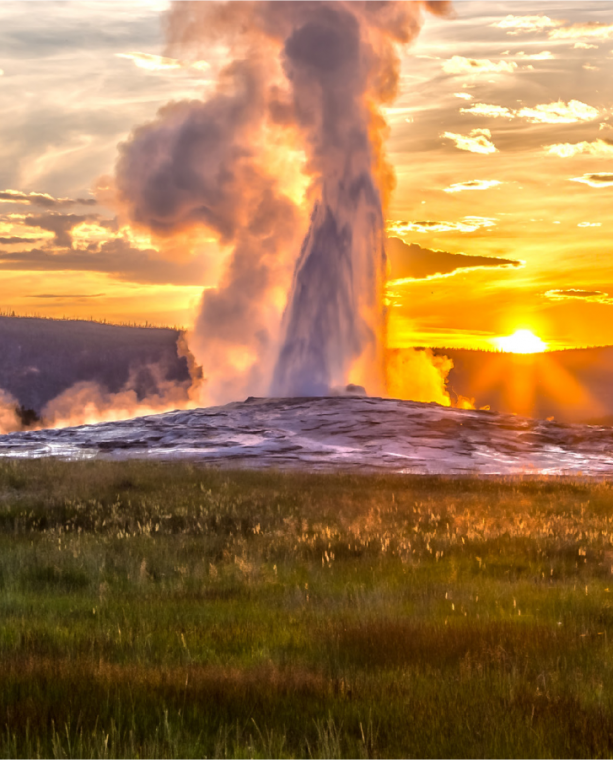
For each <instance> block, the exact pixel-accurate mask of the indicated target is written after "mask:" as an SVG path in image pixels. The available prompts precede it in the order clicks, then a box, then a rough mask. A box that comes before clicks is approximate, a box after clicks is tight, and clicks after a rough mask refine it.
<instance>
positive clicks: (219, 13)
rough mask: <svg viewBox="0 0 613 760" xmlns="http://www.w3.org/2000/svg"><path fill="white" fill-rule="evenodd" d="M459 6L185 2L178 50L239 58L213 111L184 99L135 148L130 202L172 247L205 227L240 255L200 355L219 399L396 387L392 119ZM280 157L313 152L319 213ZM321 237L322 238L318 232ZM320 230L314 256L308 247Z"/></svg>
mask: <svg viewBox="0 0 613 760" xmlns="http://www.w3.org/2000/svg"><path fill="white" fill-rule="evenodd" d="M448 7H449V3H447V2H443V1H442V0H441V1H439V2H426V1H423V2H422V1H420V2H407V3H404V2H353V3H352V2H341V1H340V0H339V1H335V2H327V1H325V0H323V1H321V2H241V3H232V2H230V3H208V2H207V3H202V2H179V3H174V4H173V5H172V7H171V9H170V11H169V15H168V17H167V29H168V35H169V43H170V46H169V51H168V52H169V53H170V54H177V53H181V54H185V55H188V54H189V52H190V51H191V54H196V55H198V56H202V54H203V53H204V54H205V55H206V46H207V45H208V44H209V43H213V42H214V43H216V44H219V43H220V42H221V43H224V44H225V45H226V46H227V47H228V49H229V50H230V51H231V53H232V55H233V56H234V58H235V60H234V61H233V62H232V63H231V64H229V65H228V66H227V67H226V68H225V69H224V70H223V71H222V72H221V75H220V80H219V85H218V88H217V91H216V92H215V94H214V95H213V96H212V97H211V98H209V99H208V100H207V101H206V102H202V101H186V102H181V103H173V104H170V105H169V106H167V107H165V108H164V109H162V110H161V111H160V113H159V114H158V117H157V119H156V120H155V121H153V122H151V123H150V124H147V125H145V126H144V127H141V128H139V129H137V130H136V131H135V132H134V134H133V135H132V137H131V139H130V140H129V141H128V142H127V143H125V144H124V145H123V146H122V148H121V155H120V160H119V161H118V164H117V172H116V186H117V191H118V192H117V196H118V201H119V203H120V205H121V207H122V210H123V211H124V213H126V214H127V216H128V217H129V218H130V219H131V221H132V222H133V223H134V224H136V225H138V226H141V227H145V228H147V229H148V230H149V231H150V232H151V233H152V234H154V235H156V236H157V237H158V239H161V240H164V239H166V240H167V239H168V238H171V237H172V236H174V235H177V234H180V235H182V236H184V238H185V235H187V236H188V237H189V235H190V234H192V233H193V232H194V230H196V229H199V228H200V229H201V228H206V229H208V230H210V231H212V232H214V233H215V234H216V235H217V236H218V238H219V240H220V242H221V243H222V244H223V245H224V246H226V247H227V248H228V249H231V250H230V252H229V253H228V254H227V256H226V259H225V262H224V267H223V272H222V275H221V278H220V280H219V284H218V286H217V288H215V289H211V290H207V291H205V293H204V295H203V297H202V302H201V305H200V310H199V315H198V317H197V318H196V320H195V325H194V328H193V330H192V332H191V335H190V348H191V350H192V351H193V352H194V354H195V355H196V357H197V359H198V360H199V362H200V363H201V364H202V365H203V367H204V371H205V374H206V375H207V380H208V382H207V392H206V397H205V399H203V400H204V401H205V402H208V403H211V402H214V403H220V402H224V401H229V400H234V399H236V398H239V397H240V396H241V395H242V396H243V397H244V396H246V395H263V394H266V393H268V392H272V393H273V394H275V395H284V396H290V395H323V394H326V393H328V392H329V391H330V389H332V388H334V387H344V386H346V385H347V384H348V383H356V384H360V385H364V386H366V388H367V389H368V391H369V392H370V393H377V394H381V395H383V394H384V392H385V360H384V349H385V324H386V317H385V309H384V305H383V304H384V299H383V288H384V284H385V274H386V271H385V270H386V263H385V246H384V210H385V205H386V200H387V198H388V196H389V193H390V191H391V189H392V186H393V171H392V170H391V168H390V167H389V165H388V164H387V163H386V161H385V158H384V156H383V150H382V143H383V138H384V136H385V130H386V128H387V125H386V122H385V120H384V118H383V116H382V114H381V111H380V107H381V106H382V105H383V104H385V103H388V102H390V101H392V100H393V98H394V97H395V95H396V91H397V85H398V78H399V77H398V72H399V60H398V47H399V46H400V45H403V44H406V43H408V42H410V41H411V40H412V39H413V38H414V37H415V36H416V34H417V33H418V31H419V29H420V26H421V23H422V20H423V13H424V10H429V11H431V12H434V13H438V14H441V13H445V12H446V11H447V10H448ZM273 147H275V148H276V149H277V151H278V152H282V151H283V150H284V149H286V150H287V149H289V148H291V149H293V150H294V151H297V150H300V151H302V153H303V155H304V164H303V171H304V172H306V173H307V174H308V176H309V187H308V190H307V192H306V193H305V196H304V202H299V201H297V200H296V198H294V197H291V194H289V193H287V192H283V189H282V182H280V179H281V178H280V177H279V176H278V171H276V170H275V166H276V167H277V169H278V165H279V164H278V162H277V163H276V164H275V161H272V160H270V158H271V156H272V155H273V152H272V149H273ZM307 230H308V231H307ZM305 231H306V237H305V238H304V240H303V242H302V245H300V240H301V238H302V236H303V235H304V232H305Z"/></svg>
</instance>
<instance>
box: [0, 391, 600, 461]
mask: <svg viewBox="0 0 613 760" xmlns="http://www.w3.org/2000/svg"><path fill="white" fill-rule="evenodd" d="M612 451H613V428H608V427H590V426H587V425H562V424H559V423H555V422H548V421H545V420H534V419H529V418H523V417H516V416H513V415H507V414H496V413H494V412H484V411H472V410H463V409H451V408H448V407H443V406H439V405H438V404H422V403H418V402H413V401H399V400H396V399H382V398H369V397H359V396H334V397H325V398H283V399H278V398H277V399H274V398H273V399H266V398H251V399H248V400H247V401H245V402H241V403H232V404H227V405H226V406H218V407H209V408H206V409H193V410H190V411H175V412H167V413H165V414H158V415H152V416H148V417H140V418H137V419H133V420H126V421H123V422H108V423H102V424H99V425H86V426H82V427H78V428H64V429H53V430H40V431H35V432H29V433H12V434H9V435H5V436H0V456H4V457H19V458H35V457H42V456H57V457H63V458H67V459H77V458H92V457H105V458H106V457H110V458H113V459H126V458H140V459H155V460H160V459H162V460H163V459H165V460H176V459H186V460H192V461H197V462H201V463H207V464H214V465H216V466H222V467H237V466H240V467H250V468H266V467H279V468H292V469H304V470H316V471H337V470H340V471H355V472H369V471H370V472H378V471H379V472H381V471H383V472H396V473H417V474H446V475H478V474H482V475H509V474H526V473H528V474H546V475H579V474H582V475H606V476H611V475H612V474H613V456H612V455H611V452H612Z"/></svg>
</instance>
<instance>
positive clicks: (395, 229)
mask: <svg viewBox="0 0 613 760" xmlns="http://www.w3.org/2000/svg"><path fill="white" fill-rule="evenodd" d="M496 221H497V220H496V219H492V218H489V217H485V216H465V217H464V218H463V219H462V220H460V221H459V222H444V221H436V222H435V221H430V220H427V221H419V222H403V221H388V222H387V230H388V232H392V233H396V234H397V235H406V233H407V232H421V233H427V232H475V231H476V230H479V229H482V228H483V227H495V226H496Z"/></svg>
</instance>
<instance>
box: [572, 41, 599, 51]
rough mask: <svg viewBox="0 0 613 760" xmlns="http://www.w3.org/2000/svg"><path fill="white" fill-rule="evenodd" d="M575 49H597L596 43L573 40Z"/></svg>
mask: <svg viewBox="0 0 613 760" xmlns="http://www.w3.org/2000/svg"><path fill="white" fill-rule="evenodd" d="M573 48H574V49H575V50H598V45H591V44H590V43H589V42H575V44H574V45H573Z"/></svg>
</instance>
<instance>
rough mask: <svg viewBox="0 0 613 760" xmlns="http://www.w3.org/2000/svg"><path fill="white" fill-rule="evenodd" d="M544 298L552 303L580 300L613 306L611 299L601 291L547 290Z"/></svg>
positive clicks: (577, 289) (576, 289)
mask: <svg viewBox="0 0 613 760" xmlns="http://www.w3.org/2000/svg"><path fill="white" fill-rule="evenodd" d="M545 298H549V299H551V300H552V301H564V300H582V301H591V302H593V303H604V304H613V298H610V297H609V294H608V293H603V291H602V290H581V289H580V288H566V289H559V290H548V291H547V292H546V293H545Z"/></svg>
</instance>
